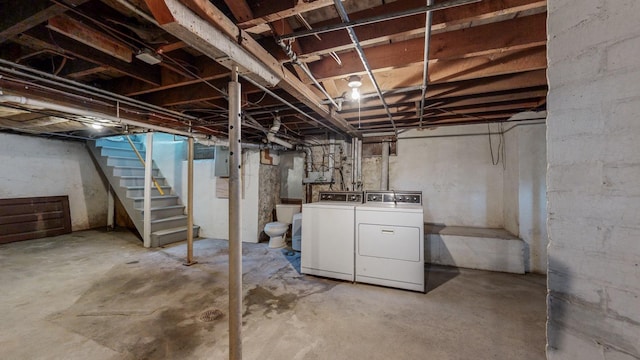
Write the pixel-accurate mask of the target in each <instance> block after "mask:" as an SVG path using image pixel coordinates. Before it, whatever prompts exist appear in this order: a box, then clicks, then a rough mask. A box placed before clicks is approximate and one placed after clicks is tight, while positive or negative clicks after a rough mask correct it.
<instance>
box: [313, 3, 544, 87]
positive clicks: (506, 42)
mask: <svg viewBox="0 0 640 360" xmlns="http://www.w3.org/2000/svg"><path fill="white" fill-rule="evenodd" d="M505 34H508V36H506V37H505ZM546 41H547V35H546V14H540V15H533V16H528V17H526V18H522V19H514V20H509V21H504V22H500V23H494V24H489V25H483V26H478V27H474V28H473V29H468V30H467V29H463V30H457V31H452V32H446V33H441V34H436V35H433V36H432V37H431V46H430V51H429V59H430V60H440V59H456V58H464V57H471V56H478V55H483V54H491V53H499V52H504V51H508V50H517V49H524V48H528V47H535V46H542V45H545V44H546ZM364 52H365V55H366V57H367V59H368V60H369V64H370V65H371V67H372V68H373V69H376V70H382V69H392V68H395V67H402V66H407V65H409V64H412V63H418V62H422V60H423V55H424V54H423V52H424V39H423V38H415V39H411V40H407V41H400V42H394V43H391V44H388V45H381V46H376V47H371V48H366V49H364ZM340 59H341V60H342V66H341V67H337V66H336V64H335V61H334V60H333V59H332V58H331V57H325V58H323V59H322V60H320V61H316V62H313V63H310V64H309V68H310V69H311V72H312V73H313V74H314V75H315V76H316V78H318V79H326V78H339V77H344V76H346V75H350V74H354V73H362V72H363V71H364V69H363V68H362V64H361V62H360V58H359V57H358V55H357V54H356V53H355V52H353V51H352V52H349V53H343V54H340Z"/></svg>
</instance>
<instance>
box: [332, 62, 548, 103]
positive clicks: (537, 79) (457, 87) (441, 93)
mask: <svg viewBox="0 0 640 360" xmlns="http://www.w3.org/2000/svg"><path fill="white" fill-rule="evenodd" d="M546 85H547V74H546V71H545V70H535V71H528V72H524V73H517V74H508V75H500V76H493V77H490V78H484V79H474V80H464V81H457V82H450V83H442V84H433V85H432V86H430V87H429V88H428V89H427V103H430V102H431V101H432V100H434V99H437V100H440V99H442V98H452V97H459V96H468V95H482V94H487V93H493V92H499V91H516V90H517V89H527V88H536V89H538V88H539V87H541V86H546ZM420 95H421V93H420V90H419V89H417V88H416V90H414V91H410V92H405V93H393V91H388V92H386V93H385V99H387V100H388V101H389V103H398V102H407V101H419V100H420ZM371 104H377V98H376V97H373V94H372V97H367V96H366V95H364V96H363V98H362V99H361V106H362V107H366V106H371ZM342 107H343V109H348V108H353V107H357V104H354V103H351V102H345V103H344V104H343V105H342Z"/></svg>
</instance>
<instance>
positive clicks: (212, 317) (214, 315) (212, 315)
mask: <svg viewBox="0 0 640 360" xmlns="http://www.w3.org/2000/svg"><path fill="white" fill-rule="evenodd" d="M222 316H224V314H223V313H222V311H220V310H218V309H213V310H207V311H205V312H203V313H202V314H200V321H204V322H211V321H216V320H218V319H220V318H221V317H222Z"/></svg>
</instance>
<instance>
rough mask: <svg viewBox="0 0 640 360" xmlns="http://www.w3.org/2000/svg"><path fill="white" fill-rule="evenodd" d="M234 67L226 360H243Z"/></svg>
mask: <svg viewBox="0 0 640 360" xmlns="http://www.w3.org/2000/svg"><path fill="white" fill-rule="evenodd" d="M240 89H241V85H240V83H239V82H238V73H237V66H233V67H232V72H231V81H230V82H229V359H230V360H241V359H242V210H241V207H240V201H241V200H242V186H241V183H240V182H241V181H242V180H241V178H240V167H241V166H242V156H241V153H242V150H241V148H240V139H241V132H240V130H241V126H240V123H241V122H240V121H241V116H240V111H241V110H240V107H241V104H240Z"/></svg>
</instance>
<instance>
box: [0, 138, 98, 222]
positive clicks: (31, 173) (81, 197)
mask: <svg viewBox="0 0 640 360" xmlns="http://www.w3.org/2000/svg"><path fill="white" fill-rule="evenodd" d="M59 195H68V196H69V207H70V212H71V229H72V230H73V231H79V230H86V229H90V228H96V227H101V226H106V225H107V183H106V180H104V179H103V178H102V177H101V175H100V172H99V171H98V169H97V168H96V166H95V164H94V162H93V160H92V159H91V156H90V155H89V152H88V151H87V149H86V148H85V146H84V144H83V143H81V142H75V141H62V140H50V139H42V138H37V137H32V136H23V135H12V134H0V198H17V197H35V196H59Z"/></svg>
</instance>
